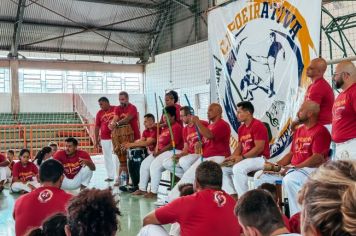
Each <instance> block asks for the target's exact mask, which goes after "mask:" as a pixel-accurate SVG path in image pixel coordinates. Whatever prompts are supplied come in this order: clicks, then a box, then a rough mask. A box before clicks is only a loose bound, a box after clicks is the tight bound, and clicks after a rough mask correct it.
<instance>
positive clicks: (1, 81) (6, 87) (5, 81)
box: [0, 68, 10, 93]
mask: <svg viewBox="0 0 356 236" xmlns="http://www.w3.org/2000/svg"><path fill="white" fill-rule="evenodd" d="M9 92H10V75H9V69H7V68H0V93H9Z"/></svg>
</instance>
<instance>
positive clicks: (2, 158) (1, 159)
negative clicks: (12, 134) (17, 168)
mask: <svg viewBox="0 0 356 236" xmlns="http://www.w3.org/2000/svg"><path fill="white" fill-rule="evenodd" d="M6 160H7V158H6V156H4V155H3V154H1V153H0V162H4V161H6Z"/></svg>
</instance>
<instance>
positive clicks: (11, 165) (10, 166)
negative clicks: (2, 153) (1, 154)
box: [9, 161, 15, 171]
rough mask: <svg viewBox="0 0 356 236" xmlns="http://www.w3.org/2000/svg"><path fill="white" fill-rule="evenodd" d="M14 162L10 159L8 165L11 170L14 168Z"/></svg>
mask: <svg viewBox="0 0 356 236" xmlns="http://www.w3.org/2000/svg"><path fill="white" fill-rule="evenodd" d="M14 165H15V162H14V161H12V162H11V163H10V165H9V168H10V170H11V171H12V170H13V169H14Z"/></svg>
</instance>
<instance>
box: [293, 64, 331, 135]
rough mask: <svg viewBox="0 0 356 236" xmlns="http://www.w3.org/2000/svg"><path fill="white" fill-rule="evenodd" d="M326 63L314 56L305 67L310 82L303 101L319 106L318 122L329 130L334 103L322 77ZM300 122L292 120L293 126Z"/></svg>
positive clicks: (328, 87) (326, 83) (329, 89)
mask: <svg viewBox="0 0 356 236" xmlns="http://www.w3.org/2000/svg"><path fill="white" fill-rule="evenodd" d="M326 68H327V64H326V61H325V60H324V59H323V58H316V59H314V60H312V61H311V62H310V65H309V66H308V68H307V76H308V77H309V78H310V79H311V81H312V83H311V84H310V85H309V87H308V88H307V91H306V93H305V97H304V101H313V102H315V103H317V104H318V105H319V106H320V112H319V117H318V122H319V123H320V124H321V125H325V127H326V128H327V129H328V130H329V131H331V121H332V107H333V104H334V92H333V90H332V88H331V86H330V85H329V84H328V82H327V81H326V80H325V79H324V73H325V71H326ZM299 124H301V122H300V121H299V120H298V119H297V120H296V121H294V122H293V124H292V126H293V128H294V127H295V126H296V125H299Z"/></svg>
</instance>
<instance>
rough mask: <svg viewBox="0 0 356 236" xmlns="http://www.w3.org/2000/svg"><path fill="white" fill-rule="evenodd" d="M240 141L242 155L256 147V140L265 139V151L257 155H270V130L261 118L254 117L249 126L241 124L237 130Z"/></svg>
mask: <svg viewBox="0 0 356 236" xmlns="http://www.w3.org/2000/svg"><path fill="white" fill-rule="evenodd" d="M237 134H238V137H239V143H240V144H241V147H242V155H245V154H246V153H247V152H249V151H250V150H251V149H252V148H254V147H255V140H256V141H265V144H264V148H263V151H262V152H261V153H259V154H258V155H257V156H264V157H266V158H269V157H270V152H269V142H268V132H267V128H266V126H265V125H264V124H263V123H262V122H261V121H259V120H257V119H255V118H254V119H253V120H252V122H251V123H250V125H249V126H246V125H245V124H243V125H241V126H240V127H239V129H238V131H237Z"/></svg>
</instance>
